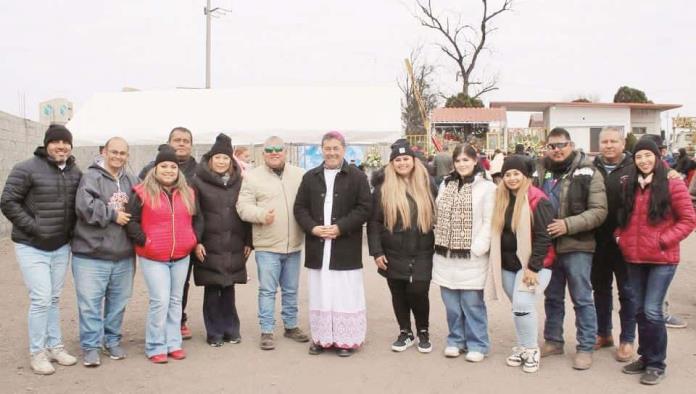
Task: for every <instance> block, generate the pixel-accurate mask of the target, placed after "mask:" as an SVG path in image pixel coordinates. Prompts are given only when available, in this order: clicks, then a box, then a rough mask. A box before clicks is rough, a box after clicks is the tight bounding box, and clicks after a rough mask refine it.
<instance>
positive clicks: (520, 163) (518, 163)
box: [500, 155, 532, 178]
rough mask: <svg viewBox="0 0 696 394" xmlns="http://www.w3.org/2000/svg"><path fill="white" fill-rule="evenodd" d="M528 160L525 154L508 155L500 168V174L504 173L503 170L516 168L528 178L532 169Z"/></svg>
mask: <svg viewBox="0 0 696 394" xmlns="http://www.w3.org/2000/svg"><path fill="white" fill-rule="evenodd" d="M529 161H530V160H529V158H528V157H527V156H522V155H510V156H508V157H506V158H505V161H503V168H502V169H501V170H500V174H501V175H505V172H506V171H508V170H517V171H519V172H521V173H522V174H524V176H526V177H527V178H529V177H531V176H532V169H531V166H530V163H529Z"/></svg>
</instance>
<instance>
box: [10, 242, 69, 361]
mask: <svg viewBox="0 0 696 394" xmlns="http://www.w3.org/2000/svg"><path fill="white" fill-rule="evenodd" d="M15 254H16V255H17V262H18V263H19V268H20V270H21V271H22V277H23V278H24V284H25V285H26V286H27V289H28V290H29V300H30V304H29V318H28V326H29V352H31V353H32V354H34V353H37V352H40V351H43V350H44V349H46V348H49V349H50V348H54V347H57V346H62V345H63V338H62V337H61V333H60V311H59V309H58V307H59V303H60V293H61V291H62V290H63V284H64V283H65V274H66V273H67V272H68V264H69V261H70V245H63V246H61V247H60V248H58V249H56V250H54V251H52V252H47V251H45V250H41V249H36V248H34V247H31V246H28V245H24V244H18V243H16V244H15Z"/></svg>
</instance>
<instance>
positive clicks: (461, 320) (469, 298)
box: [440, 286, 490, 354]
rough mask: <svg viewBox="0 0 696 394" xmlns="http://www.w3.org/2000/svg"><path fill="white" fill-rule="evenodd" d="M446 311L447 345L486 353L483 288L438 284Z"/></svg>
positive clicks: (488, 347) (487, 340)
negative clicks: (459, 287)
mask: <svg viewBox="0 0 696 394" xmlns="http://www.w3.org/2000/svg"><path fill="white" fill-rule="evenodd" d="M440 293H441V294H442V302H444V304H445V310H446V312H447V326H448V327H449V335H447V346H454V347H458V348H460V349H468V350H469V351H470V352H480V353H483V354H488V350H489V349H490V340H489V339H488V312H487V311H486V303H485V302H484V300H483V290H452V289H448V288H446V287H442V286H440Z"/></svg>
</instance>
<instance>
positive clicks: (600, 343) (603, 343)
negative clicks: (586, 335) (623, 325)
mask: <svg viewBox="0 0 696 394" xmlns="http://www.w3.org/2000/svg"><path fill="white" fill-rule="evenodd" d="M612 346H614V338H613V337H612V336H611V335H609V336H607V337H603V336H601V335H597V342H595V344H594V350H599V349H601V348H603V347H612Z"/></svg>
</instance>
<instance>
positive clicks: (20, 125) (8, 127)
mask: <svg viewBox="0 0 696 394" xmlns="http://www.w3.org/2000/svg"><path fill="white" fill-rule="evenodd" d="M45 131H46V126H45V125H43V124H41V123H38V122H34V121H31V120H29V119H23V118H20V117H18V116H14V115H11V114H8V113H6V112H2V111H0V190H2V189H3V188H4V187H5V181H6V180H7V176H8V175H9V174H10V171H11V170H12V167H13V166H14V165H15V164H17V163H18V162H20V161H23V160H26V159H28V158H30V157H31V156H32V155H33V153H34V150H35V149H36V147H37V146H39V145H42V144H43V136H44V133H45ZM11 231H12V224H11V223H10V222H9V221H8V220H7V219H6V218H5V216H4V215H0V238H5V237H9V236H10V232H11Z"/></svg>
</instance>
